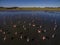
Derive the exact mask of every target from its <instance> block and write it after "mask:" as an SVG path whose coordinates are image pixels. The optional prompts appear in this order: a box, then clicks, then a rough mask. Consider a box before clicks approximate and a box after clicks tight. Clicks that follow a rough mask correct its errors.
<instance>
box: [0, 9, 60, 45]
mask: <svg viewBox="0 0 60 45" xmlns="http://www.w3.org/2000/svg"><path fill="white" fill-rule="evenodd" d="M0 44H1V45H60V12H57V11H11V10H10V11H0Z"/></svg>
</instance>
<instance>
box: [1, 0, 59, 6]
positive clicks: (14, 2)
mask: <svg viewBox="0 0 60 45" xmlns="http://www.w3.org/2000/svg"><path fill="white" fill-rule="evenodd" d="M0 7H60V0H0Z"/></svg>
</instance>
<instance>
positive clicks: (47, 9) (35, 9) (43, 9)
mask: <svg viewBox="0 0 60 45" xmlns="http://www.w3.org/2000/svg"><path fill="white" fill-rule="evenodd" d="M1 10H3V11H4V10H32V11H60V8H16V7H14V8H2V7H0V11H1Z"/></svg>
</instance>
